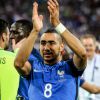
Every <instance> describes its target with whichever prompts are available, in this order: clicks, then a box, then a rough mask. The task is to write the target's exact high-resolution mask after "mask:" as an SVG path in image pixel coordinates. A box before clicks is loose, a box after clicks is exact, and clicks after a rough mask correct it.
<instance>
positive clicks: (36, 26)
mask: <svg viewBox="0 0 100 100" xmlns="http://www.w3.org/2000/svg"><path fill="white" fill-rule="evenodd" d="M32 22H33V30H35V31H38V32H40V30H41V29H42V27H43V15H38V3H37V2H34V3H33V12H32Z"/></svg>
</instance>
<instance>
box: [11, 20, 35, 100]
mask: <svg viewBox="0 0 100 100" xmlns="http://www.w3.org/2000/svg"><path fill="white" fill-rule="evenodd" d="M32 28H33V25H32V22H30V21H28V20H26V19H21V20H17V21H16V22H14V23H13V24H12V25H11V28H10V39H11V43H12V49H13V51H14V53H16V54H17V52H18V50H19V48H20V46H21V45H22V43H23V42H24V41H25V39H26V38H27V37H28V36H29V33H30V32H31V30H32ZM34 52H35V50H34ZM34 56H35V55H34ZM28 87H29V79H26V78H23V77H21V76H20V82H19V88H18V96H17V99H19V98H21V99H22V98H23V99H25V100H28V97H27V93H28V92H26V91H27V90H28Z"/></svg>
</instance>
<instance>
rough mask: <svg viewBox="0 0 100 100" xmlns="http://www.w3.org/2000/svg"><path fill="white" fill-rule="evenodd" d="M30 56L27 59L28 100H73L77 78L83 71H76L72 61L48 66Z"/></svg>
mask: <svg viewBox="0 0 100 100" xmlns="http://www.w3.org/2000/svg"><path fill="white" fill-rule="evenodd" d="M32 56H33V55H30V58H29V62H30V63H31V65H32V69H31V73H30V75H29V77H30V86H29V90H28V97H29V100H75V97H76V95H77V94H76V90H77V86H79V80H80V78H79V77H80V76H81V75H82V73H83V71H78V69H77V68H76V67H75V66H74V64H73V60H72V59H71V60H68V61H60V62H58V63H56V64H55V65H53V66H50V65H46V64H44V63H43V61H41V60H40V58H39V59H34V57H32ZM76 80H78V83H77V82H76ZM76 83H77V85H76Z"/></svg>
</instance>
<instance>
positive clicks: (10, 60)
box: [0, 49, 19, 100]
mask: <svg viewBox="0 0 100 100" xmlns="http://www.w3.org/2000/svg"><path fill="white" fill-rule="evenodd" d="M15 56H16V53H12V52H10V51H5V50H3V49H0V100H16V95H17V90H18V85H19V74H18V72H17V71H16V69H15V68H14V59H15Z"/></svg>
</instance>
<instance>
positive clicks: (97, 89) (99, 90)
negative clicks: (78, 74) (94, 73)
mask: <svg viewBox="0 0 100 100" xmlns="http://www.w3.org/2000/svg"><path fill="white" fill-rule="evenodd" d="M81 88H83V89H85V90H86V91H88V92H90V93H94V94H98V93H100V87H99V86H96V85H94V84H91V83H89V82H86V81H84V82H83V84H82V85H81Z"/></svg>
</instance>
